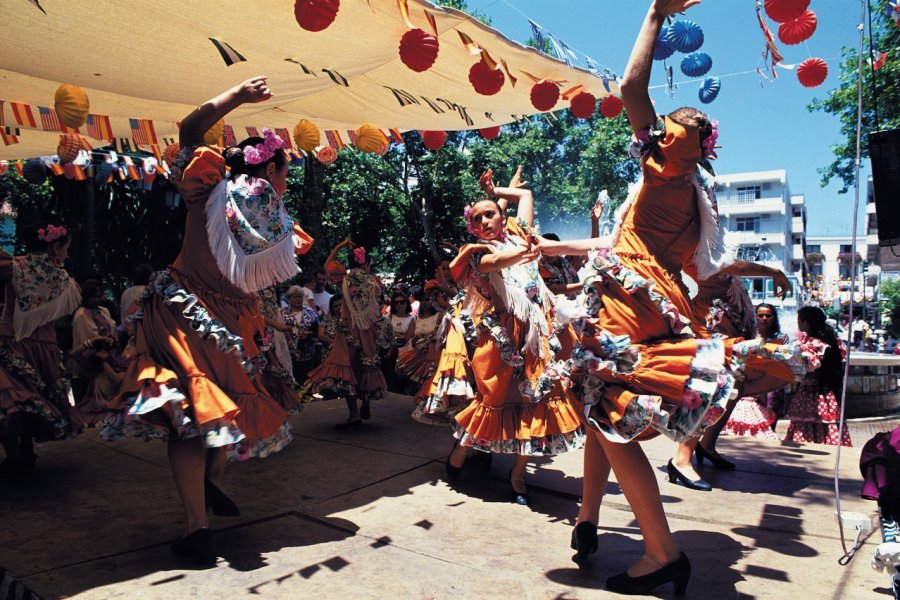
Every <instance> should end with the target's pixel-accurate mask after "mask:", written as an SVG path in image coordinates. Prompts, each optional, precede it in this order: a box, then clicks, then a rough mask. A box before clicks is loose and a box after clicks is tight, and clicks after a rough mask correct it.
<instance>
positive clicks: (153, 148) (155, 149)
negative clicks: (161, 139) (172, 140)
mask: <svg viewBox="0 0 900 600" xmlns="http://www.w3.org/2000/svg"><path fill="white" fill-rule="evenodd" d="M150 152H152V153H153V157H154V158H156V160H158V161H161V160H162V150H160V148H159V144H150Z"/></svg>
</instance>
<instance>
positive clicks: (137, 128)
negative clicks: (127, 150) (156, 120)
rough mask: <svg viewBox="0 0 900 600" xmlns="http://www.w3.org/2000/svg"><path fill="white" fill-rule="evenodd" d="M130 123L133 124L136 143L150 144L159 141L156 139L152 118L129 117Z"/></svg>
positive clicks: (132, 133)
mask: <svg viewBox="0 0 900 600" xmlns="http://www.w3.org/2000/svg"><path fill="white" fill-rule="evenodd" d="M128 123H129V125H130V126H131V137H132V138H134V142H135V144H141V145H144V146H149V145H150V144H158V143H159V142H158V140H157V139H156V130H155V129H154V128H153V121H151V120H150V119H128Z"/></svg>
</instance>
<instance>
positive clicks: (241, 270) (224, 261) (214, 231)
mask: <svg viewBox="0 0 900 600" xmlns="http://www.w3.org/2000/svg"><path fill="white" fill-rule="evenodd" d="M227 203H228V180H227V179H223V180H222V181H220V182H219V183H218V185H216V187H215V188H213V191H212V192H211V193H210V195H209V200H207V202H206V233H207V235H208V236H209V249H210V250H211V251H212V254H213V256H214V257H215V259H216V264H217V265H218V266H219V270H220V271H221V272H222V274H223V275H224V276H225V278H226V279H228V281H230V282H231V283H233V284H234V285H236V286H237V287H239V288H240V289H242V290H243V291H245V292H247V293H249V294H255V293H256V292H258V291H259V290H261V289H264V288H267V287H269V286H272V285H275V284H278V283H281V282H283V281H287V280H288V279H290V278H292V277H294V276H295V275H297V274H299V273H300V267H298V266H297V261H296V258H295V255H294V236H293V235H290V234H289V235H286V236H285V237H284V238H282V239H280V240H278V242H276V243H275V244H273V245H272V246H271V247H269V248H266V249H265V250H262V251H260V252H257V253H255V254H247V253H246V252H244V250H243V249H242V248H241V247H240V245H239V244H238V241H237V240H236V239H235V237H234V233H233V232H232V231H231V227H230V226H229V225H228V219H227V217H226V215H225V206H226V204H227Z"/></svg>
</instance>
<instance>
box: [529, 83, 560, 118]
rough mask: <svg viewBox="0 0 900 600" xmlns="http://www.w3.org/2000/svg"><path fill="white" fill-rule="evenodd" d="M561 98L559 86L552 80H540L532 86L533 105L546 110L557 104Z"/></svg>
mask: <svg viewBox="0 0 900 600" xmlns="http://www.w3.org/2000/svg"><path fill="white" fill-rule="evenodd" d="M558 100H559V86H558V85H556V84H555V83H553V82H552V81H539V82H537V83H536V84H534V85H533V86H531V105H532V106H534V107H535V108H536V109H538V110H541V111H544V110H550V109H551V108H553V107H554V106H556V102H557V101H558Z"/></svg>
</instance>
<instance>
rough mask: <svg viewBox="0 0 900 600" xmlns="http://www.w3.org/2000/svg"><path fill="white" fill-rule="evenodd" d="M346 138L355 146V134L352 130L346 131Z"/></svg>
mask: <svg viewBox="0 0 900 600" xmlns="http://www.w3.org/2000/svg"><path fill="white" fill-rule="evenodd" d="M347 137H348V138H350V143H351V144H353V145H354V146H355V145H356V132H355V131H353V130H352V129H348V130H347Z"/></svg>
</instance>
